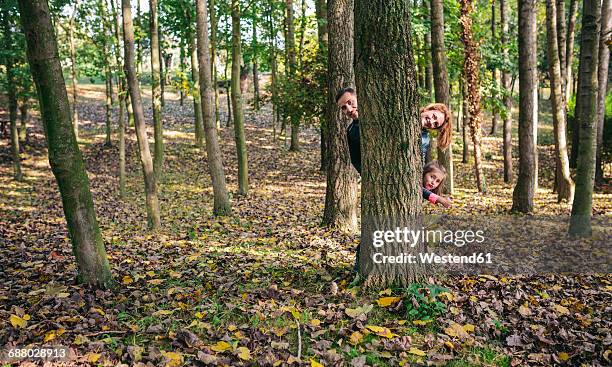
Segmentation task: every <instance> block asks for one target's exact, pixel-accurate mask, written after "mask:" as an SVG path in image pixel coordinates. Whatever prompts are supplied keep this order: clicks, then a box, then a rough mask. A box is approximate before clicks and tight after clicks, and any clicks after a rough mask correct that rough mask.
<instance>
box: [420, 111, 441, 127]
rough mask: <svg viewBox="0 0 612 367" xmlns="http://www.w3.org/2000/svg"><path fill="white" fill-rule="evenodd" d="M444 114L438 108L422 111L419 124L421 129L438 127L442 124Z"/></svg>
mask: <svg viewBox="0 0 612 367" xmlns="http://www.w3.org/2000/svg"><path fill="white" fill-rule="evenodd" d="M445 118H446V116H445V115H444V113H443V112H440V111H438V110H429V111H423V112H422V113H421V126H422V127H423V129H439V128H440V127H441V126H442V125H444V119H445Z"/></svg>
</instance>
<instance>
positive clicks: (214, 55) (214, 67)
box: [209, 0, 221, 129]
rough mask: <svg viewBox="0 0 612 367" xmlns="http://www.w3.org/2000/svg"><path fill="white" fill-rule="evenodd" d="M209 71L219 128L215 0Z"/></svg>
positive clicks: (212, 4) (212, 8) (216, 120)
mask: <svg viewBox="0 0 612 367" xmlns="http://www.w3.org/2000/svg"><path fill="white" fill-rule="evenodd" d="M209 6H210V33H211V34H210V71H211V73H212V83H213V89H214V91H215V112H214V113H215V126H216V127H217V129H220V128H221V117H220V116H221V115H220V111H219V85H218V83H217V10H216V9H215V0H210V3H209Z"/></svg>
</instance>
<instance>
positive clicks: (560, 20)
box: [547, 0, 567, 115]
mask: <svg viewBox="0 0 612 367" xmlns="http://www.w3.org/2000/svg"><path fill="white" fill-rule="evenodd" d="M547 1H548V0H547ZM553 1H556V4H555V5H556V6H555V7H556V12H555V14H553V16H555V17H556V23H557V28H556V33H557V54H558V57H559V69H560V72H561V92H562V93H563V95H562V96H561V101H562V103H563V108H564V109H565V113H566V115H567V104H566V99H565V91H566V88H567V61H566V58H567V50H566V48H567V41H566V38H567V30H566V26H565V0H553Z"/></svg>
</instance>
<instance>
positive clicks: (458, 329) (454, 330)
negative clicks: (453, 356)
mask: <svg viewBox="0 0 612 367" xmlns="http://www.w3.org/2000/svg"><path fill="white" fill-rule="evenodd" d="M444 333H445V334H446V335H448V336H457V337H459V338H468V337H469V335H468V333H467V332H466V331H465V329H464V328H463V327H462V326H461V325H459V324H457V323H456V322H453V323H452V324H451V325H450V326H449V327H447V328H446V329H444Z"/></svg>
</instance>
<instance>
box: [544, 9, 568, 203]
mask: <svg viewBox="0 0 612 367" xmlns="http://www.w3.org/2000/svg"><path fill="white" fill-rule="evenodd" d="M555 2H556V0H547V1H546V30H547V32H546V33H547V36H548V37H547V46H548V47H547V50H548V74H549V76H550V86H551V88H550V90H551V96H550V100H551V103H552V116H553V130H554V136H555V161H556V170H557V174H556V176H557V183H556V187H557V201H558V202H561V201H562V200H566V201H567V202H569V203H571V202H572V199H573V197H574V182H573V181H572V178H571V177H570V170H569V158H568V156H567V139H566V137H565V134H566V118H565V116H566V115H565V103H564V97H563V80H562V78H563V77H562V75H561V67H560V60H559V49H558V48H557V45H558V44H559V43H558V37H557V16H556V14H557V9H556V3H555ZM564 41H565V40H564Z"/></svg>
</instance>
